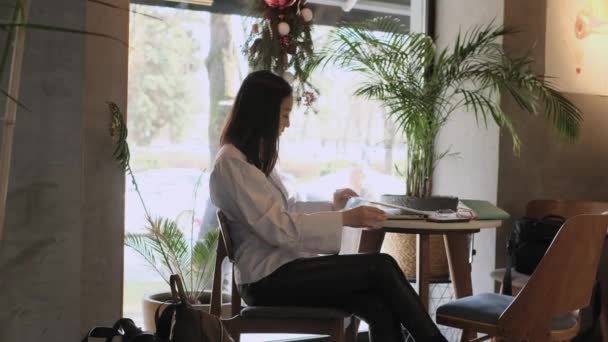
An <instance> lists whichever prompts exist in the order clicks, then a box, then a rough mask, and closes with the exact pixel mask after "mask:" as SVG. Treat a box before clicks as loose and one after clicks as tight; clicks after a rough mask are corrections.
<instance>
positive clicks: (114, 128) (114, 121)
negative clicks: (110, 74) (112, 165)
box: [107, 102, 131, 170]
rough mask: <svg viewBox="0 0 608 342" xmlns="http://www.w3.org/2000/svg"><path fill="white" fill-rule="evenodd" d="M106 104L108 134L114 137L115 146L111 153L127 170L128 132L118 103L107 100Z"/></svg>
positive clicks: (128, 155)
mask: <svg viewBox="0 0 608 342" xmlns="http://www.w3.org/2000/svg"><path fill="white" fill-rule="evenodd" d="M107 104H108V109H109V110H110V114H111V118H110V119H111V121H110V136H111V137H113V138H114V139H115V147H114V152H112V155H113V156H114V159H116V160H117V161H118V163H119V164H120V166H122V168H123V169H124V170H127V169H128V168H129V161H130V160H131V153H130V152H129V144H128V143H127V136H128V134H129V131H128V129H127V124H126V122H125V119H124V115H123V114H122V112H121V111H120V108H119V107H118V105H117V104H116V103H114V102H107Z"/></svg>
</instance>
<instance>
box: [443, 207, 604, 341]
mask: <svg viewBox="0 0 608 342" xmlns="http://www.w3.org/2000/svg"><path fill="white" fill-rule="evenodd" d="M607 230H608V215H579V216H575V217H572V218H570V219H568V220H567V221H566V222H565V223H564V225H563V226H562V228H561V229H560V230H559V232H558V234H557V236H556V237H555V239H554V240H553V242H552V244H551V246H550V247H549V249H548V250H547V253H546V254H545V256H544V257H543V259H542V260H541V262H540V263H539V265H538V266H537V268H536V270H535V271H534V273H533V274H532V275H531V276H530V280H529V281H528V282H527V283H526V284H525V285H524V287H523V288H522V290H521V291H520V292H519V294H518V295H517V296H516V297H512V296H506V295H501V294H497V293H485V294H481V295H475V296H471V297H465V298H461V299H458V300H455V301H452V302H449V303H447V304H445V305H443V306H441V307H439V308H438V309H437V314H436V318H437V323H439V324H443V325H447V326H451V327H455V328H460V329H464V330H467V331H473V332H480V333H484V334H487V336H484V337H482V338H480V339H476V340H475V341H482V340H485V339H489V338H492V337H501V338H505V339H506V340H508V341H533V342H545V341H569V340H571V339H572V338H573V337H574V336H576V334H577V333H578V329H579V322H578V320H577V316H576V315H575V314H574V313H573V312H574V311H576V310H579V309H581V308H584V307H586V306H587V305H589V302H590V299H591V294H592V291H593V286H594V283H595V279H596V274H597V269H598V264H599V261H600V255H601V252H602V248H603V245H604V237H605V235H606V232H607Z"/></svg>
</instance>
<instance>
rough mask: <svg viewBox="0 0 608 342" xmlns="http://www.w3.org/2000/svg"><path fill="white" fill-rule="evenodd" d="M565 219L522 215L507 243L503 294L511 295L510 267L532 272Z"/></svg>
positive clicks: (550, 216)
mask: <svg viewBox="0 0 608 342" xmlns="http://www.w3.org/2000/svg"><path fill="white" fill-rule="evenodd" d="M565 221H566V220H565V219H564V218H563V217H561V216H552V215H549V216H545V217H543V218H541V219H536V218H531V217H526V216H524V217H522V218H519V219H517V220H515V226H514V227H513V231H512V232H511V236H510V237H509V241H508V243H507V252H508V257H507V267H506V270H505V275H504V278H503V283H502V284H503V291H502V293H503V294H507V295H511V293H512V289H511V269H512V268H515V270H516V271H517V272H519V273H523V274H528V275H530V274H532V273H533V272H534V270H535V269H536V266H537V265H538V263H540V260H541V259H542V258H543V256H544V255H545V253H546V252H547V249H549V246H550V245H551V242H553V239H554V238H555V236H556V235H557V232H559V229H560V228H561V227H562V225H563V224H564V222H565Z"/></svg>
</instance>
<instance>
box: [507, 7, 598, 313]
mask: <svg viewBox="0 0 608 342" xmlns="http://www.w3.org/2000/svg"><path fill="white" fill-rule="evenodd" d="M505 3H506V5H505V24H507V25H510V26H514V27H516V28H517V29H518V30H520V31H521V33H520V34H518V35H517V36H514V37H511V38H509V39H506V40H505V46H506V48H507V49H508V51H509V52H510V53H512V54H513V55H521V54H522V53H525V52H526V51H531V52H532V55H531V56H532V57H533V58H534V60H535V63H534V64H533V68H534V71H536V72H538V73H544V69H545V65H544V60H545V50H544V47H545V34H546V33H545V25H546V0H543V1H526V0H510V1H506V2H505ZM565 95H566V96H567V97H568V98H569V99H570V100H572V101H573V102H574V104H575V105H577V106H578V107H579V108H580V109H581V111H582V113H583V120H584V122H583V124H582V127H581V132H580V133H581V138H580V140H579V141H578V143H576V144H566V143H561V142H560V141H559V140H558V138H557V135H556V134H555V131H554V130H553V129H552V128H551V127H550V125H548V124H547V122H546V121H545V120H544V118H543V117H542V113H541V114H540V115H539V117H529V116H528V115H527V114H525V113H523V112H522V111H521V110H519V108H518V107H517V105H516V103H514V102H513V101H512V100H511V99H509V98H504V99H503V101H502V108H503V110H504V111H505V112H507V113H510V114H512V116H513V117H514V118H515V125H516V128H517V129H518V131H519V132H520V135H521V140H522V146H523V148H522V150H521V155H520V156H519V157H515V156H514V155H513V153H512V152H511V147H512V144H511V141H510V140H509V139H508V138H507V137H506V135H504V134H503V135H502V136H501V139H500V168H499V179H498V189H499V190H498V204H499V206H501V207H502V208H504V209H505V210H507V211H508V212H510V213H511V215H512V217H520V216H522V215H523V214H524V210H525V205H526V202H528V201H529V200H531V199H541V198H545V199H586V200H597V201H608V180H606V170H608V153H606V151H608V139H606V132H608V97H601V96H593V95H584V94H569V93H566V94H565ZM511 224H512V223H511V222H508V223H507V224H505V227H504V229H502V230H501V231H500V234H499V235H498V236H497V242H496V243H497V247H498V248H497V249H496V259H497V264H498V265H499V266H502V265H504V262H505V255H506V251H505V247H504V246H505V245H506V239H507V236H508V235H507V234H508V232H509V231H510V228H511ZM605 254H606V253H605ZM606 259H607V256H606V255H605V257H604V261H603V263H604V265H605V266H604V268H603V269H604V277H603V279H604V280H605V279H608V277H607V276H606V274H605V273H606V272H608V271H607V269H608V260H606ZM607 287H608V284H604V289H603V292H604V294H603V295H602V297H603V298H604V299H606V298H608V288H607ZM605 305H606V304H605Z"/></svg>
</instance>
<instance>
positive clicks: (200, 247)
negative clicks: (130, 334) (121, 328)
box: [109, 103, 229, 331]
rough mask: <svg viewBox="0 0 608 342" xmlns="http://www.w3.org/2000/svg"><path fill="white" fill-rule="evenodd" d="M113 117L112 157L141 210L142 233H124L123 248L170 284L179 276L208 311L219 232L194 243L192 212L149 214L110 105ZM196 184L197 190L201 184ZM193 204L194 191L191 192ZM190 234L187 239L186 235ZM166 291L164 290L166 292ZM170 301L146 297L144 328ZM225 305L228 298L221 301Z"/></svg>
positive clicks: (123, 131) (195, 300) (190, 295)
mask: <svg viewBox="0 0 608 342" xmlns="http://www.w3.org/2000/svg"><path fill="white" fill-rule="evenodd" d="M109 106H110V112H111V114H112V121H111V122H112V125H111V128H110V134H111V135H112V136H113V137H115V142H116V147H115V149H114V157H115V159H116V160H117V161H118V162H119V163H120V165H121V166H122V167H123V168H124V169H125V171H126V172H127V173H128V174H129V176H130V177H131V181H132V183H133V186H134V188H135V192H136V193H137V195H138V197H139V200H140V202H141V204H142V206H143V208H144V212H145V219H146V227H145V233H127V234H126V235H125V245H126V246H128V247H130V248H132V249H133V250H134V251H135V252H136V253H138V254H139V255H140V256H142V257H143V258H144V259H145V260H146V262H147V263H148V264H149V265H150V267H152V268H153V269H154V270H155V271H156V272H157V273H158V274H159V275H160V276H161V277H162V278H163V280H164V281H165V282H166V283H167V285H168V284H169V278H170V276H171V275H172V274H178V275H179V276H180V278H181V279H182V281H183V284H184V288H185V290H186V294H187V296H188V300H189V301H190V303H191V304H192V305H193V306H195V307H199V308H201V309H203V310H206V311H209V304H210V298H211V295H210V291H208V290H209V289H210V287H211V286H210V285H211V280H212V278H213V271H214V265H215V257H216V248H217V244H218V240H219V236H220V235H219V229H212V230H211V231H209V232H207V233H206V234H203V236H202V238H200V239H196V238H195V234H194V225H195V220H194V218H195V211H194V209H192V210H185V211H183V212H182V213H181V214H180V215H178V217H177V218H175V219H171V218H166V217H153V216H152V214H150V212H149V211H148V208H147V206H146V204H145V202H144V199H143V197H142V195H141V192H140V190H139V186H138V183H137V180H136V179H135V176H134V175H133V172H132V170H131V165H130V153H129V146H128V144H127V127H126V124H125V122H124V119H123V115H122V113H121V112H120V110H119V108H118V106H117V105H116V104H114V103H109ZM200 179H201V178H199V180H198V181H197V186H195V189H196V188H198V184H199V183H200ZM194 200H195V201H196V191H195V192H194ZM186 232H189V236H187V235H186ZM168 288H169V287H168V286H167V289H168ZM170 300H171V293H170V292H169V291H167V292H163V293H156V294H151V295H146V296H145V297H144V300H143V313H144V328H145V329H146V330H148V331H155V330H156V329H155V328H156V327H155V324H154V314H155V312H156V309H157V308H158V307H159V306H161V305H164V306H166V305H167V302H169V301H170ZM223 301H224V302H228V301H229V298H224V300H223Z"/></svg>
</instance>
